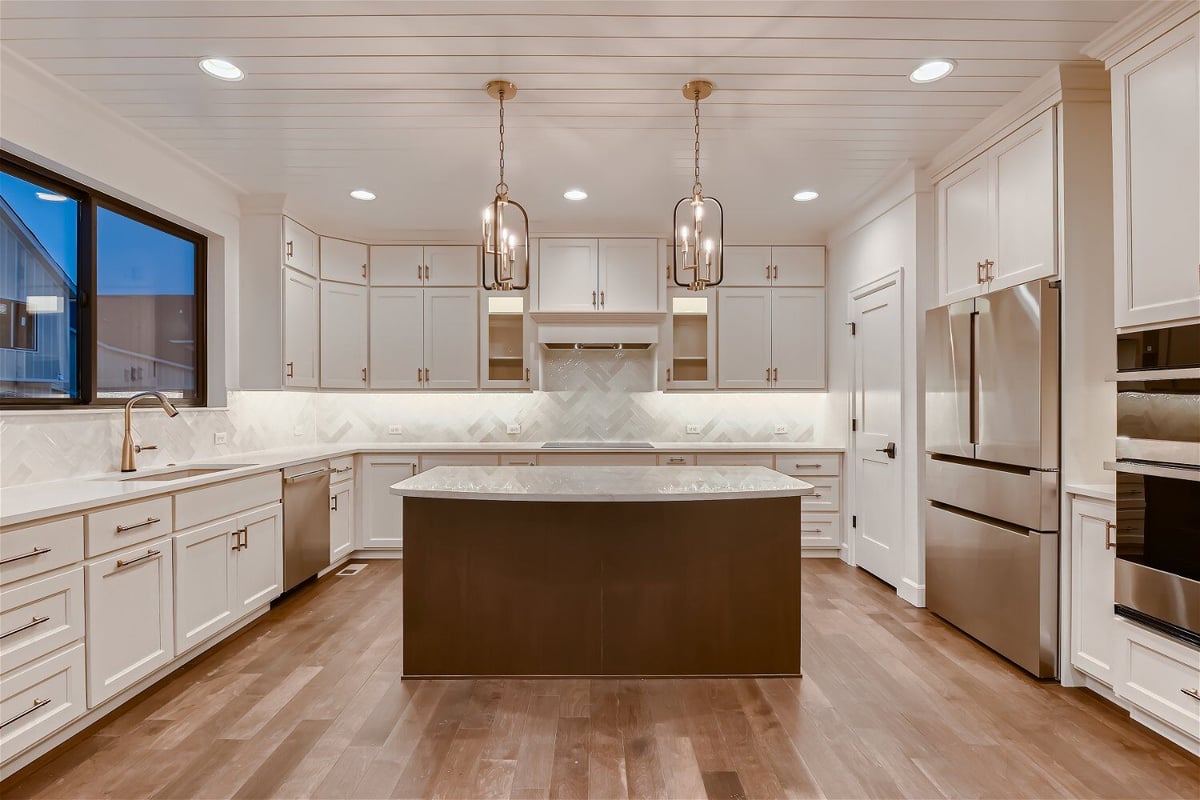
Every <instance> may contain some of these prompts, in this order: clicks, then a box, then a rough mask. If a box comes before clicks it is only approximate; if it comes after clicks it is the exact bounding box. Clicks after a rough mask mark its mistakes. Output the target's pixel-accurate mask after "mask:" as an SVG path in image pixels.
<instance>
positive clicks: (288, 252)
mask: <svg viewBox="0 0 1200 800" xmlns="http://www.w3.org/2000/svg"><path fill="white" fill-rule="evenodd" d="M294 255H295V253H294V252H292V243H291V242H288V243H287V257H288V258H291V257H292V256H294Z"/></svg>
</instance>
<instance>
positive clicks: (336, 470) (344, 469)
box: [334, 467, 354, 475]
mask: <svg viewBox="0 0 1200 800" xmlns="http://www.w3.org/2000/svg"><path fill="white" fill-rule="evenodd" d="M353 469H354V467H338V468H337V469H335V470H334V473H336V474H338V475H341V474H342V473H343V472H350V471H352V470H353Z"/></svg>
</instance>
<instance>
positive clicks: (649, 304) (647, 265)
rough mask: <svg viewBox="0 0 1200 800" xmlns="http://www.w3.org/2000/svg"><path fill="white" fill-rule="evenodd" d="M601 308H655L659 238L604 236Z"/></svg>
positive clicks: (648, 309) (608, 309)
mask: <svg viewBox="0 0 1200 800" xmlns="http://www.w3.org/2000/svg"><path fill="white" fill-rule="evenodd" d="M599 286H600V297H599V306H600V310H601V311H656V310H658V307H659V301H658V294H659V280H658V240H657V239H601V240H600V272H599Z"/></svg>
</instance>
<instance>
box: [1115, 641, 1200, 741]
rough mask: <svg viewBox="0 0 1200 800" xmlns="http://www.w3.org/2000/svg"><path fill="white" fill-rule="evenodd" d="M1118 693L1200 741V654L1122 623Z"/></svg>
mask: <svg viewBox="0 0 1200 800" xmlns="http://www.w3.org/2000/svg"><path fill="white" fill-rule="evenodd" d="M1121 627H1122V628H1123V634H1124V636H1123V638H1122V640H1121V642H1120V645H1119V647H1120V656H1119V658H1120V667H1119V669H1120V675H1121V678H1120V683H1119V686H1118V688H1117V693H1118V694H1120V695H1121V697H1123V698H1125V699H1126V700H1128V701H1129V702H1130V703H1132V704H1133V705H1135V706H1137V707H1138V708H1140V709H1142V710H1143V711H1147V712H1149V713H1150V714H1153V715H1154V716H1155V717H1157V718H1159V719H1160V720H1162V721H1163V722H1165V723H1167V724H1168V725H1170V726H1171V727H1173V728H1178V729H1179V730H1180V731H1182V732H1183V733H1186V734H1187V735H1188V736H1191V737H1192V738H1193V739H1197V738H1200V736H1197V733H1198V732H1200V697H1197V696H1196V695H1197V694H1200V652H1198V651H1196V650H1193V649H1192V648H1190V647H1187V646H1186V645H1183V644H1179V643H1177V642H1174V641H1171V640H1170V639H1166V638H1164V637H1162V636H1159V635H1157V634H1154V633H1151V632H1149V631H1146V630H1143V629H1142V628H1140V627H1138V626H1136V625H1133V624H1132V623H1123V624H1122V626H1121Z"/></svg>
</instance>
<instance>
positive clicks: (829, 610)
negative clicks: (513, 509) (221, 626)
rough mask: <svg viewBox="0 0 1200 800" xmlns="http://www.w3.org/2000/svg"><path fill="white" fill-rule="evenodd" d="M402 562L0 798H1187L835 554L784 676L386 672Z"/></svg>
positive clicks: (342, 591) (240, 649)
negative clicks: (421, 677) (519, 676)
mask: <svg viewBox="0 0 1200 800" xmlns="http://www.w3.org/2000/svg"><path fill="white" fill-rule="evenodd" d="M401 580H402V567H401V564H400V562H371V563H370V565H369V566H368V567H367V568H366V569H365V570H364V571H363V572H362V573H360V574H359V575H358V576H355V577H348V578H337V577H333V576H330V577H327V578H325V579H323V580H322V581H320V582H319V583H317V584H316V585H314V586H311V587H308V588H307V589H304V590H302V591H301V592H299V593H298V594H296V595H295V596H293V597H291V598H289V599H288V600H287V601H286V602H284V603H282V604H281V605H280V606H279V607H277V608H276V609H274V610H273V611H272V612H271V613H270V614H268V615H266V616H265V617H263V618H262V619H260V620H258V621H257V622H256V623H254V624H253V625H252V626H250V627H249V628H247V629H246V630H245V631H243V632H242V633H240V634H239V635H238V636H236V637H233V638H231V639H230V640H229V641H227V642H224V643H222V644H221V645H219V646H217V647H216V648H214V649H213V650H212V651H210V652H209V653H206V654H205V655H203V656H201V657H200V658H198V659H197V660H195V661H193V662H192V663H191V664H189V665H188V666H186V667H185V668H184V669H182V670H181V671H179V672H177V673H175V674H174V675H173V676H171V677H170V678H168V679H167V680H165V681H163V682H162V683H160V684H158V685H157V686H155V687H154V688H153V689H151V690H149V691H148V692H146V693H144V694H143V695H141V696H140V697H139V698H137V699H136V700H134V701H133V702H131V703H130V704H128V705H127V706H125V707H124V708H123V709H121V710H120V711H118V712H116V713H114V714H113V715H112V716H110V717H108V718H107V719H105V720H103V721H102V722H100V723H98V724H97V725H96V726H93V727H92V728H91V729H89V730H88V731H85V732H84V733H83V734H82V735H80V736H78V737H76V738H75V739H73V740H72V741H71V742H69V743H68V744H67V745H65V746H64V747H63V748H60V749H59V750H58V751H56V752H54V753H52V754H50V755H49V756H48V757H47V758H45V759H43V760H42V761H40V762H38V763H35V764H34V765H32V766H31V767H30V768H28V769H26V770H25V771H23V772H22V773H19V774H17V775H15V776H14V777H13V778H11V779H10V780H9V781H7V782H5V783H4V784H0V797H3V798H5V800H16V799H17V798H24V797H46V798H98V797H107V798H137V797H154V798H218V797H237V798H261V797H286V798H299V797H319V798H359V797H363V798H382V797H437V798H475V797H480V798H483V797H513V798H531V797H561V798H582V797H592V798H623V797H678V798H702V797H710V798H738V797H829V798H851V797H914V798H940V797H946V798H959V797H995V798H1000V797H1003V798H1016V797H1031V798H1034V797H1036V798H1052V797H1089V798H1090V797H1096V798H1132V797H1137V798H1150V797H1155V798H1157V797H1164V798H1165V797H1180V798H1192V799H1193V800H1194V798H1196V797H1198V796H1200V761H1197V760H1196V759H1195V758H1192V757H1191V756H1190V755H1188V754H1186V753H1185V752H1183V751H1182V750H1180V749H1179V748H1176V747H1174V746H1173V745H1170V744H1168V743H1166V742H1165V741H1164V740H1162V739H1159V738H1158V737H1156V736H1155V735H1153V734H1152V733H1150V732H1149V731H1148V730H1146V729H1145V728H1142V727H1141V726H1139V725H1137V724H1135V723H1133V722H1131V721H1130V720H1129V719H1128V718H1127V717H1126V715H1125V714H1124V712H1122V711H1120V710H1119V709H1117V708H1115V707H1113V706H1111V705H1109V704H1107V703H1105V702H1104V701H1102V700H1100V699H1099V698H1098V697H1096V696H1094V695H1092V694H1089V693H1088V692H1086V691H1083V690H1078V689H1063V688H1061V687H1060V686H1058V685H1054V684H1043V683H1038V682H1036V681H1034V680H1032V679H1030V678H1028V677H1026V676H1025V674H1024V673H1022V672H1020V671H1019V670H1017V669H1016V668H1015V667H1013V666H1011V665H1009V664H1008V663H1007V662H1005V661H1003V660H1001V659H1000V658H999V657H997V656H995V655H994V654H992V653H990V652H989V651H987V650H985V649H984V648H982V647H980V646H979V645H977V644H975V643H974V642H972V641H971V640H969V639H967V638H966V637H965V636H963V635H962V634H960V633H958V632H957V631H955V630H954V629H953V628H951V627H949V626H948V625H946V624H945V623H943V622H941V621H940V620H938V619H937V618H936V617H934V616H932V615H931V614H929V613H927V612H925V611H923V610H921V609H915V608H912V607H910V606H908V605H907V604H905V603H903V602H902V601H900V600H899V599H897V598H896V596H895V593H894V592H892V591H891V589H890V588H888V587H886V586H884V585H883V584H881V583H879V582H878V581H876V580H874V579H873V578H871V577H870V576H868V575H866V574H865V573H862V572H860V571H857V570H854V569H851V568H848V567H846V566H845V565H844V564H842V563H840V562H837V561H832V560H823V559H822V560H817V559H808V560H806V561H805V562H804V581H805V585H804V631H803V632H804V670H805V677H803V678H798V679H772V680H545V681H540V680H539V681H528V680H480V681H409V682H401V681H400V679H399V678H400V663H401V662H400V654H401V647H402V642H401V641H400V613H401V604H400V597H401V591H400V590H401Z"/></svg>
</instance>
